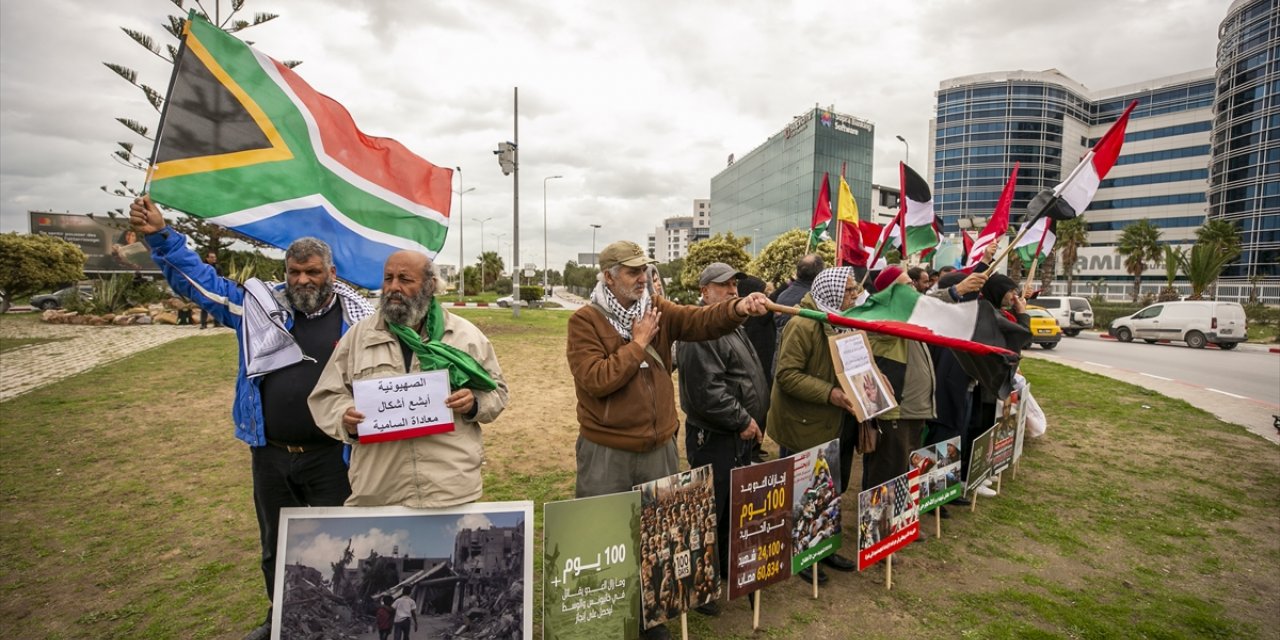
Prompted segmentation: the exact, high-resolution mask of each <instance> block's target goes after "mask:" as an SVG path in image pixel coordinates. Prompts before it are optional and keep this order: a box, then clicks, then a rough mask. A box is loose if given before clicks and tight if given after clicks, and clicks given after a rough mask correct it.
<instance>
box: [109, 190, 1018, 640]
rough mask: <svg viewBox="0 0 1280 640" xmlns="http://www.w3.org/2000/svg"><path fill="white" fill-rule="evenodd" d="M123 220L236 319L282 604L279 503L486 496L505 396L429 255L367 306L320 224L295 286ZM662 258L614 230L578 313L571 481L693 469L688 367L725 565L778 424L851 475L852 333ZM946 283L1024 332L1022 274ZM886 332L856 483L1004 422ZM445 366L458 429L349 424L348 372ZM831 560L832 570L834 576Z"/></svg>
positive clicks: (269, 563)
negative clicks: (489, 436)
mask: <svg viewBox="0 0 1280 640" xmlns="http://www.w3.org/2000/svg"><path fill="white" fill-rule="evenodd" d="M130 219H131V224H132V225H133V228H134V229H135V230H136V231H138V232H139V233H141V234H143V235H144V237H145V240H146V242H147V244H148V245H149V246H150V248H151V253H152V258H153V259H154V260H155V262H156V264H157V265H159V266H160V269H161V270H162V272H163V273H164V276H165V278H166V280H167V281H168V282H169V284H170V285H171V286H172V287H173V289H174V290H175V291H176V292H177V293H179V294H180V295H183V296H185V297H187V298H190V299H191V300H193V301H195V302H196V303H197V304H198V305H199V306H200V307H201V309H202V310H204V311H205V312H206V313H208V314H209V315H210V316H212V318H213V319H214V320H215V321H216V322H218V323H220V324H222V325H224V326H227V327H230V328H231V329H233V330H235V332H236V335H237V338H238V340H239V341H240V343H241V348H240V350H239V351H240V359H239V366H238V375H237V379H236V394H235V400H234V403H233V406H232V420H233V422H234V425H235V433H236V436H237V437H238V438H239V439H240V440H242V441H243V442H245V443H246V444H247V445H248V446H249V448H250V452H251V456H250V459H251V464H252V479H253V496H254V505H255V511H256V513H257V520H258V526H259V537H260V541H261V547H262V553H261V556H262V557H261V569H262V572H263V578H264V582H265V586H266V593H267V598H268V600H269V601H271V600H272V598H273V596H274V595H275V594H274V593H273V592H274V585H275V582H276V580H275V575H274V571H275V564H276V558H275V550H276V547H277V541H278V535H279V531H278V526H279V515H280V510H281V509H282V508H288V507H302V506H339V505H348V506H382V505H403V506H408V507H415V508H434V507H449V506H455V505H459V504H464V503H468V502H473V501H476V500H478V499H480V497H481V495H482V493H483V487H482V481H481V473H480V466H481V463H482V460H483V438H482V435H481V425H483V424H486V423H490V422H492V421H494V420H495V419H497V418H498V416H499V415H500V414H501V413H502V411H503V409H504V408H505V407H506V406H507V403H508V400H509V395H508V389H507V384H506V381H505V379H504V378H503V375H502V368H501V366H500V365H499V363H498V359H497V355H496V353H495V351H494V349H493V346H492V345H491V344H490V342H489V340H488V338H487V337H486V336H485V335H484V334H483V333H482V332H481V331H480V330H479V329H478V328H476V326H475V325H473V324H471V323H470V322H468V321H467V320H465V319H463V318H461V317H459V316H457V315H454V314H452V313H449V312H448V311H446V310H445V309H444V308H443V307H442V306H441V305H440V304H439V302H438V301H437V300H436V297H435V293H436V287H437V279H436V275H435V271H434V267H433V264H432V262H431V260H430V259H429V258H428V257H427V256H426V255H423V254H420V253H415V252H410V251H401V252H397V253H394V254H392V255H391V256H390V257H389V258H388V259H387V260H386V263H385V265H384V271H383V283H382V297H381V300H380V302H379V305H378V307H377V308H373V307H371V306H370V305H369V304H368V302H367V301H365V300H364V298H362V297H361V296H360V295H358V294H357V292H355V291H354V290H352V289H351V288H350V287H348V286H346V285H345V284H343V283H342V282H341V281H339V280H338V279H337V277H336V268H335V265H334V263H333V252H332V251H331V250H330V248H329V247H328V245H326V244H325V243H324V242H322V241H320V240H317V239H315V238H302V239H299V240H297V241H295V242H293V243H292V244H291V245H290V247H289V248H288V249H287V251H286V252H285V282H283V283H275V284H267V283H262V282H259V281H257V280H250V281H248V282H246V283H244V284H238V283H236V282H234V281H232V280H230V279H228V278H225V277H223V276H222V275H220V274H219V273H218V272H217V271H216V269H215V267H214V266H213V265H211V264H208V263H206V262H204V261H201V259H200V257H199V256H198V255H197V254H196V253H195V252H194V251H192V250H191V249H190V248H189V247H188V246H187V239H186V238H185V237H183V236H182V234H180V233H178V232H177V231H176V230H174V229H173V228H172V227H169V226H168V225H167V224H166V223H165V221H164V219H163V218H162V217H161V215H160V213H159V211H158V210H157V209H156V208H155V206H154V205H153V204H152V203H151V201H150V200H149V198H147V197H146V196H143V197H141V198H138V199H137V200H135V201H134V203H133V205H132V206H131V208H130ZM652 263H653V260H652V259H650V258H649V257H648V256H647V255H646V254H645V252H644V251H643V250H642V249H641V248H640V247H639V246H638V245H636V244H634V243H631V242H625V241H624V242H615V243H612V244H610V245H609V246H607V247H605V248H604V250H603V251H602V252H601V253H600V256H599V266H600V270H601V271H600V274H599V278H598V283H597V284H596V286H595V289H594V290H593V291H592V292H591V295H590V301H589V304H587V305H584V306H583V307H582V308H580V309H578V310H577V311H576V312H574V314H573V315H572V316H571V318H570V319H569V324H568V335H567V339H566V357H567V359H568V364H569V369H570V372H571V374H572V376H573V383H574V391H575V395H576V399H577V402H576V416H577V422H578V425H579V436H578V441H577V444H576V447H575V459H576V466H577V477H576V488H575V493H576V495H577V496H578V497H587V496H595V495H603V494H609V493H615V492H620V491H629V490H631V489H632V488H633V487H634V486H636V485H639V484H642V483H646V482H649V481H652V480H656V479H659V478H663V477H665V476H669V475H671V474H674V473H676V472H677V471H678V470H679V468H680V464H679V460H678V450H677V441H676V438H677V436H678V434H679V432H680V428H681V425H680V423H679V419H678V414H677V411H676V397H677V394H676V388H675V383H674V381H673V373H674V372H675V371H677V370H678V371H679V372H680V373H679V380H680V391H679V398H680V406H681V408H682V409H683V411H684V413H685V416H686V421H685V424H684V425H683V426H684V442H685V453H686V456H687V461H688V463H689V465H690V466H691V467H698V466H702V465H707V464H709V465H711V467H712V469H713V478H714V482H713V484H714V497H715V506H716V512H717V513H716V516H717V518H716V521H717V534H718V540H719V541H721V543H720V544H718V545H716V550H717V554H716V555H717V557H716V558H715V562H716V563H717V564H718V570H719V574H720V575H721V576H723V575H725V573H726V570H727V568H728V557H727V552H728V544H725V543H724V541H726V540H727V537H728V522H729V518H728V517H727V513H726V512H727V509H728V491H729V487H728V485H729V470H730V469H732V468H734V467H737V466H743V465H748V464H751V463H752V462H754V461H758V460H761V459H762V458H763V453H762V452H761V449H760V443H761V442H762V441H763V439H764V436H765V434H766V433H767V434H768V435H769V436H770V437H771V438H772V439H773V440H774V441H775V442H777V443H778V444H779V447H780V450H781V455H787V454H788V452H793V451H799V450H802V449H805V448H809V447H812V446H816V445H818V444H823V443H825V442H828V441H830V440H832V439H839V441H840V447H841V460H840V478H839V485H838V487H837V489H838V491H839V492H840V493H843V492H845V491H848V490H849V488H850V485H849V483H850V477H851V470H852V467H853V460H854V449H855V444H856V442H857V438H856V433H857V429H858V428H859V426H860V425H859V423H858V422H857V419H856V418H855V417H854V411H853V405H852V400H851V399H850V398H849V397H847V396H846V395H845V394H844V393H843V391H842V390H841V388H840V385H839V384H838V383H837V381H836V378H835V374H834V368H833V365H832V362H831V357H830V353H829V347H828V346H827V345H828V341H827V338H828V337H829V336H830V335H833V334H834V333H836V332H838V331H840V329H836V328H833V327H831V326H829V325H826V324H823V323H819V322H817V321H815V320H810V319H806V318H792V317H791V316H790V315H788V314H777V315H776V316H772V317H771V312H770V311H769V308H768V305H767V303H768V301H769V300H768V298H767V297H766V296H765V294H764V293H763V289H764V288H765V287H764V283H762V282H760V281H759V280H758V279H754V278H750V277H749V276H747V275H746V274H744V273H742V272H740V271H738V270H736V269H734V268H732V267H730V266H729V265H726V264H723V263H715V264H711V265H709V266H708V267H706V268H705V269H704V270H703V271H702V272H701V274H700V275H699V279H698V282H699V286H700V291H701V299H700V301H699V302H698V304H696V305H681V304H677V303H675V302H672V301H670V300H668V299H666V298H665V297H663V296H662V295H660V293H658V292H655V289H654V285H655V284H657V283H655V282H654V281H653V278H654V277H655V275H654V271H653V270H652V268H651V266H650V265H651V264H652ZM859 275H860V274H857V273H855V272H854V270H853V269H851V268H847V267H837V268H831V269H824V265H823V263H822V259H821V258H820V257H818V256H816V255H807V256H804V257H803V258H801V259H800V261H799V262H798V264H797V266H796V277H795V279H794V280H793V281H791V282H790V283H789V284H788V285H787V286H785V287H783V288H781V289H779V290H777V291H775V292H774V295H775V298H776V299H777V301H778V302H779V303H781V304H784V305H798V306H800V307H805V308H814V309H820V310H823V311H829V312H836V313H838V312H840V311H843V310H845V309H848V308H849V307H851V306H853V305H855V304H857V303H858V301H859V300H861V299H864V294H863V292H862V289H861V287H860V286H859V281H858V276H859ZM916 275H918V274H912V273H903V272H901V270H899V269H897V268H896V267H891V268H889V269H886V270H884V271H883V272H881V273H880V274H879V275H878V277H877V278H875V281H874V282H875V286H876V287H877V288H884V287H887V286H891V285H892V284H897V283H900V284H914V285H915V286H917V287H918V288H919V287H921V285H922V284H924V282H923V281H921V282H917V281H916V277H915V276H916ZM959 275H961V276H964V274H959ZM1002 278H1003V280H1001V279H1002ZM953 280H955V281H954V282H948V281H947V280H946V279H945V278H943V279H942V280H941V281H936V282H929V286H928V287H927V288H926V289H925V290H927V291H931V292H932V293H931V295H936V296H938V297H939V298H940V299H943V300H946V301H949V302H959V301H962V300H965V299H968V298H970V297H973V296H977V295H981V296H982V297H983V298H984V299H986V300H988V301H989V303H991V304H993V306H996V307H997V308H1005V307H1007V308H1009V309H1011V310H1012V311H1013V313H1009V314H1007V315H1006V316H1005V319H1006V322H1007V325H1008V326H1006V327H1005V328H1006V330H1007V331H1008V332H1009V333H1010V335H1015V336H1016V335H1020V334H1018V330H1019V329H1021V330H1022V331H1023V332H1026V330H1025V326H1026V325H1027V318H1026V316H1025V314H1024V313H1023V310H1024V309H1023V306H1022V304H1023V303H1022V302H1021V298H1020V297H1018V295H1017V287H1016V286H1013V285H1012V281H1009V280H1008V279H1007V278H1004V276H992V277H990V278H988V277H987V276H986V275H985V274H983V273H976V274H973V275H968V276H964V277H962V278H959V279H955V278H953ZM1005 281H1008V282H1005ZM658 291H660V289H659V290H658ZM246 309H258V310H260V311H262V312H264V315H257V316H255V315H254V314H253V313H251V312H247V311H246ZM263 317H266V318H274V319H276V320H275V321H271V322H264V321H262V320H261V318H263ZM1026 337H1027V338H1028V339H1029V337H1030V334H1029V333H1026ZM677 343H678V347H676V348H675V349H673V345H675V344H677ZM282 344H284V345H287V346H286V347H281V346H280V345H282ZM1022 344H1025V343H1022ZM1019 346H1021V344H1020V345H1019ZM872 348H873V353H874V355H875V357H876V362H877V365H878V366H879V368H880V369H881V371H882V372H884V373H885V374H886V378H887V380H888V382H889V383H890V386H891V387H892V390H893V393H894V395H895V398H896V399H897V401H898V408H897V409H895V410H894V411H893V412H891V413H890V414H886V415H883V416H881V417H879V418H877V419H876V420H875V426H876V427H878V429H879V431H880V433H881V434H882V435H881V438H880V445H879V446H878V447H877V448H876V450H875V451H874V452H865V455H864V456H863V461H862V462H863V475H862V486H863V487H864V488H866V487H869V486H874V485H875V484H878V483H880V482H883V481H885V480H886V479H889V478H892V477H895V476H897V475H901V474H902V473H905V472H906V470H907V466H908V464H909V462H908V459H907V458H908V455H909V454H910V451H911V450H912V449H914V448H917V447H919V446H920V445H921V444H922V433H923V432H924V430H925V425H926V424H929V425H930V434H931V435H930V437H931V439H933V436H934V434H935V432H936V433H951V432H953V431H957V432H961V433H962V434H964V433H968V431H969V427H970V425H981V424H984V422H983V421H984V420H985V421H986V422H987V423H989V422H990V421H991V420H990V419H993V412H994V401H995V400H994V396H993V395H992V394H991V393H990V391H991V390H983V389H981V388H980V387H977V386H976V385H975V383H974V382H973V380H972V379H970V378H968V377H967V375H966V374H965V373H964V369H963V367H961V366H958V365H957V363H953V362H950V361H948V360H947V357H948V355H949V354H948V353H947V352H945V351H942V352H939V351H936V350H935V351H933V352H932V353H931V352H930V350H929V349H927V348H925V346H924V345H922V344H920V343H915V342H911V341H907V340H902V339H899V338H889V337H884V336H878V337H877V336H873V338H872ZM437 369H445V370H447V371H448V374H449V378H450V389H451V393H450V395H449V396H448V397H447V399H446V401H445V406H446V407H447V408H448V409H450V410H451V411H452V412H453V418H454V424H455V428H454V430H453V431H450V432H447V433H442V434H436V435H432V436H429V437H425V438H416V439H407V440H397V441H390V442H379V443H372V444H370V443H361V441H360V439H359V438H358V437H357V432H358V429H357V427H358V425H359V424H360V423H361V422H362V421H363V420H364V418H365V416H363V415H362V414H361V413H360V412H359V411H357V410H356V409H355V403H354V397H353V392H352V387H353V383H354V382H355V381H357V380H362V379H371V378H382V377H387V376H395V375H403V374H406V373H408V372H412V371H419V370H437ZM941 407H945V411H940V410H939V409H940V408H941ZM935 424H936V425H937V426H936V427H935V426H934V425H935ZM946 437H951V436H946ZM938 439H941V438H938ZM708 561H710V558H708ZM655 562H656V563H658V564H660V563H661V562H662V560H661V559H659V560H656V561H655ZM824 563H825V565H826V566H827V567H828V568H833V569H837V570H841V571H851V570H853V568H854V564H853V562H851V561H850V560H848V559H846V558H844V557H842V556H839V555H833V556H830V557H828V558H827V559H826V560H825V561H824ZM649 570H650V571H652V572H654V573H655V575H662V572H664V571H666V570H667V567H662V566H658V565H657V564H655V566H652V567H649ZM818 570H819V576H818V578H819V580H820V581H823V580H826V579H827V578H826V576H825V574H824V573H822V570H821V569H820V568H819V569H818ZM805 577H806V578H808V577H811V576H805ZM401 609H404V611H403V612H402V611H401ZM698 610H699V611H700V612H702V613H704V614H707V615H718V613H719V606H718V605H717V604H716V602H714V601H712V602H711V603H710V604H708V605H705V606H703V607H699V609H698ZM271 621H272V615H271V611H270V609H269V610H268V613H267V617H266V620H265V621H264V622H263V623H262V624H261V625H259V626H258V627H257V628H255V629H254V630H252V631H251V632H250V633H249V635H248V636H246V638H251V639H261V638H266V637H268V636H269V635H270V633H271ZM411 621H412V623H413V624H414V626H415V627H416V624H417V620H416V614H414V613H413V612H412V611H411V610H409V608H408V607H396V615H395V617H394V626H395V629H396V633H397V637H401V634H403V637H406V638H407V637H408V636H409V626H410V622H411ZM641 631H642V634H643V637H645V638H659V639H660V638H668V637H670V634H669V633H668V632H667V629H666V627H665V626H662V625H659V626H656V627H654V628H653V629H647V630H643V629H642V630H641Z"/></svg>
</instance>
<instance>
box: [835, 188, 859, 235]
mask: <svg viewBox="0 0 1280 640" xmlns="http://www.w3.org/2000/svg"><path fill="white" fill-rule="evenodd" d="M836 206H837V207H838V209H837V210H836V216H837V217H838V218H839V219H840V222H848V223H851V224H858V203H857V202H855V201H854V200H853V192H852V191H850V190H849V183H847V182H845V181H844V176H840V195H839V198H838V199H837V200H836Z"/></svg>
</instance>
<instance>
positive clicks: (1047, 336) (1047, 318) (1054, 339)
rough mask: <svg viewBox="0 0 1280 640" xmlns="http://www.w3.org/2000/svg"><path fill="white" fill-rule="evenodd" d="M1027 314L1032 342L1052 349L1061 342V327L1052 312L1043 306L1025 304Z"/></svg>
mask: <svg viewBox="0 0 1280 640" xmlns="http://www.w3.org/2000/svg"><path fill="white" fill-rule="evenodd" d="M1027 315H1029V316H1031V341H1032V342H1034V343H1036V344H1038V345H1040V346H1041V347H1044V348H1045V349H1052V348H1054V347H1056V346H1058V343H1059V342H1062V328H1061V327H1059V326H1058V321H1057V319H1055V318H1054V317H1053V314H1051V313H1049V312H1048V311H1045V310H1044V308H1043V307H1037V306H1035V305H1027Z"/></svg>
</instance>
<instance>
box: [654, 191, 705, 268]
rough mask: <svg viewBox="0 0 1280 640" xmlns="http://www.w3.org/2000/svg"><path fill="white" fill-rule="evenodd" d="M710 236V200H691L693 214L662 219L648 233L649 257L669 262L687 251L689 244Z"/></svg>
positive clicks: (686, 253)
mask: <svg viewBox="0 0 1280 640" xmlns="http://www.w3.org/2000/svg"><path fill="white" fill-rule="evenodd" d="M710 237H711V200H709V199H707V198H698V199H696V200H694V201H693V215H689V216H676V217H674V218H667V219H665V220H663V221H662V226H660V227H658V228H656V229H654V231H653V233H651V234H649V257H650V258H653V259H654V260H657V261H658V262H670V261H672V260H676V259H679V258H683V257H685V256H686V255H688V253H689V245H691V244H693V243H695V242H697V241H699V240H706V239H707V238H710Z"/></svg>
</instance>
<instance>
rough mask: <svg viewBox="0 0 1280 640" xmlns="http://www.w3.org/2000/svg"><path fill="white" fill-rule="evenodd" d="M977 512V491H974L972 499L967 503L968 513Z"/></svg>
mask: <svg viewBox="0 0 1280 640" xmlns="http://www.w3.org/2000/svg"><path fill="white" fill-rule="evenodd" d="M977 510H978V490H977V489H974V490H973V499H972V500H970V501H969V513H973V512H975V511H977Z"/></svg>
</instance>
